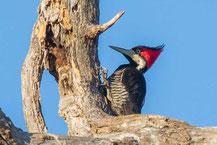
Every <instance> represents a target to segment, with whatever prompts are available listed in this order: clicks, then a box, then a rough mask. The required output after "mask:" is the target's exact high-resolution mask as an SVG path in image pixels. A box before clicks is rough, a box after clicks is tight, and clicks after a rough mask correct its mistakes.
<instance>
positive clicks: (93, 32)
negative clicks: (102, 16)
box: [86, 11, 125, 38]
mask: <svg viewBox="0 0 217 145" xmlns="http://www.w3.org/2000/svg"><path fill="white" fill-rule="evenodd" d="M124 13H125V11H121V12H119V13H118V14H117V15H116V16H115V17H114V18H112V19H111V20H110V21H108V22H107V23H105V24H103V25H92V26H90V27H89V28H88V31H86V32H87V33H86V36H88V37H89V38H94V37H96V36H97V35H99V34H101V33H103V32H105V31H106V30H107V29H108V28H110V27H111V26H112V25H113V24H114V23H115V22H117V21H118V20H119V19H120V18H121V16H122V15H123V14H124Z"/></svg>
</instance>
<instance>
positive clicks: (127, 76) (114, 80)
mask: <svg viewBox="0 0 217 145" xmlns="http://www.w3.org/2000/svg"><path fill="white" fill-rule="evenodd" d="M108 82H109V86H110V91H111V98H112V100H111V101H110V102H109V103H110V105H111V109H112V111H113V114H114V115H127V114H138V113H141V108H142V106H143V104H144V100H145V93H146V83H145V78H144V76H143V73H142V71H139V70H137V69H136V67H135V66H133V65H131V64H126V65H121V66H119V67H118V69H117V70H116V71H115V72H114V73H113V74H112V75H111V76H110V77H109V78H108Z"/></svg>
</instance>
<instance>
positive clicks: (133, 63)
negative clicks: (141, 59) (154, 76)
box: [127, 62, 147, 74]
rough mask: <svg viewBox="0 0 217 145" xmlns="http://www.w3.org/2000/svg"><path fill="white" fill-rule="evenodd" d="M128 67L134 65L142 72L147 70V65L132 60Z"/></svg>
mask: <svg viewBox="0 0 217 145" xmlns="http://www.w3.org/2000/svg"><path fill="white" fill-rule="evenodd" d="M127 67H133V68H135V70H137V71H139V72H140V73H142V74H143V73H145V72H146V71H147V67H146V66H143V65H140V66H139V65H138V64H137V63H135V62H130V63H129V64H128V65H127Z"/></svg>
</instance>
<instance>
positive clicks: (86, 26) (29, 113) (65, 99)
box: [21, 0, 124, 136]
mask: <svg viewBox="0 0 217 145" xmlns="http://www.w3.org/2000/svg"><path fill="white" fill-rule="evenodd" d="M123 13H124V12H120V13H119V14H117V15H116V16H115V17H114V18H113V19H111V20H110V21H109V22H108V23H106V24H103V25H99V0H41V3H40V6H39V8H38V14H39V17H38V19H37V22H36V24H35V26H34V28H33V32H32V39H31V46H30V49H29V52H28V55H27V57H26V60H25V62H24V64H23V68H22V73H21V79H22V95H23V108H24V115H25V120H26V125H27V129H28V131H29V132H40V133H43V132H48V131H47V128H46V125H45V122H44V119H43V115H42V112H41V103H40V102H41V101H40V90H39V89H40V81H41V77H42V73H43V70H44V69H47V70H49V72H50V73H51V74H52V75H53V76H54V77H55V79H56V81H57V83H58V85H59V92H60V103H59V115H60V116H61V117H63V118H64V120H65V121H66V122H67V124H68V129H69V131H68V134H69V135H79V136H90V135H91V134H92V133H91V132H92V131H91V129H92V126H91V124H90V122H91V121H92V120H94V119H96V118H97V119H99V118H105V117H109V115H108V112H109V109H108V108H107V106H106V104H105V102H104V98H103V96H102V95H101V94H100V92H99V87H100V78H99V72H98V67H99V60H98V51H97V44H98V36H99V34H101V33H102V32H104V31H105V30H107V29H108V28H109V27H110V26H112V25H113V24H114V23H115V22H116V21H117V20H118V19H119V18H120V17H121V16H122V14H123ZM103 110H104V111H103Z"/></svg>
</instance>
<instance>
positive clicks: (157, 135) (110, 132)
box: [0, 109, 217, 145]
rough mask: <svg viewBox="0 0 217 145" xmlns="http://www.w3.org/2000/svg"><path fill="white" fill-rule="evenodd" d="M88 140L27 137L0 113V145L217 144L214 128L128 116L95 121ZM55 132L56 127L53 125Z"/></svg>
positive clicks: (158, 118)
mask: <svg viewBox="0 0 217 145" xmlns="http://www.w3.org/2000/svg"><path fill="white" fill-rule="evenodd" d="M91 124H92V125H93V129H92V133H93V136H92V137H75V136H62V135H54V134H49V133H40V134H37V133H36V134H28V133H26V132H23V131H22V130H21V129H18V128H16V127H15V126H14V125H13V123H12V122H11V121H10V119H9V118H7V117H6V116H5V115H4V113H3V112H2V111H1V109H0V144H1V145H12V144H18V145H24V144H30V145H38V144H40V145H54V144H73V145H80V144H88V145H111V144H117V145H119V144H120V145H123V144H129V145H138V144H141V145H146V144H147V145H155V144H159V145H174V144H180V145H189V144H196V145H198V144H201V145H202V144H206V145H214V144H217V128H216V127H202V128H198V127H194V126H192V125H189V124H187V123H185V122H183V121H179V120H175V119H171V118H168V117H163V116H159V115H128V116H119V117H111V118H109V119H98V120H95V121H93V122H92V123H91ZM57 128H58V125H57Z"/></svg>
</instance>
